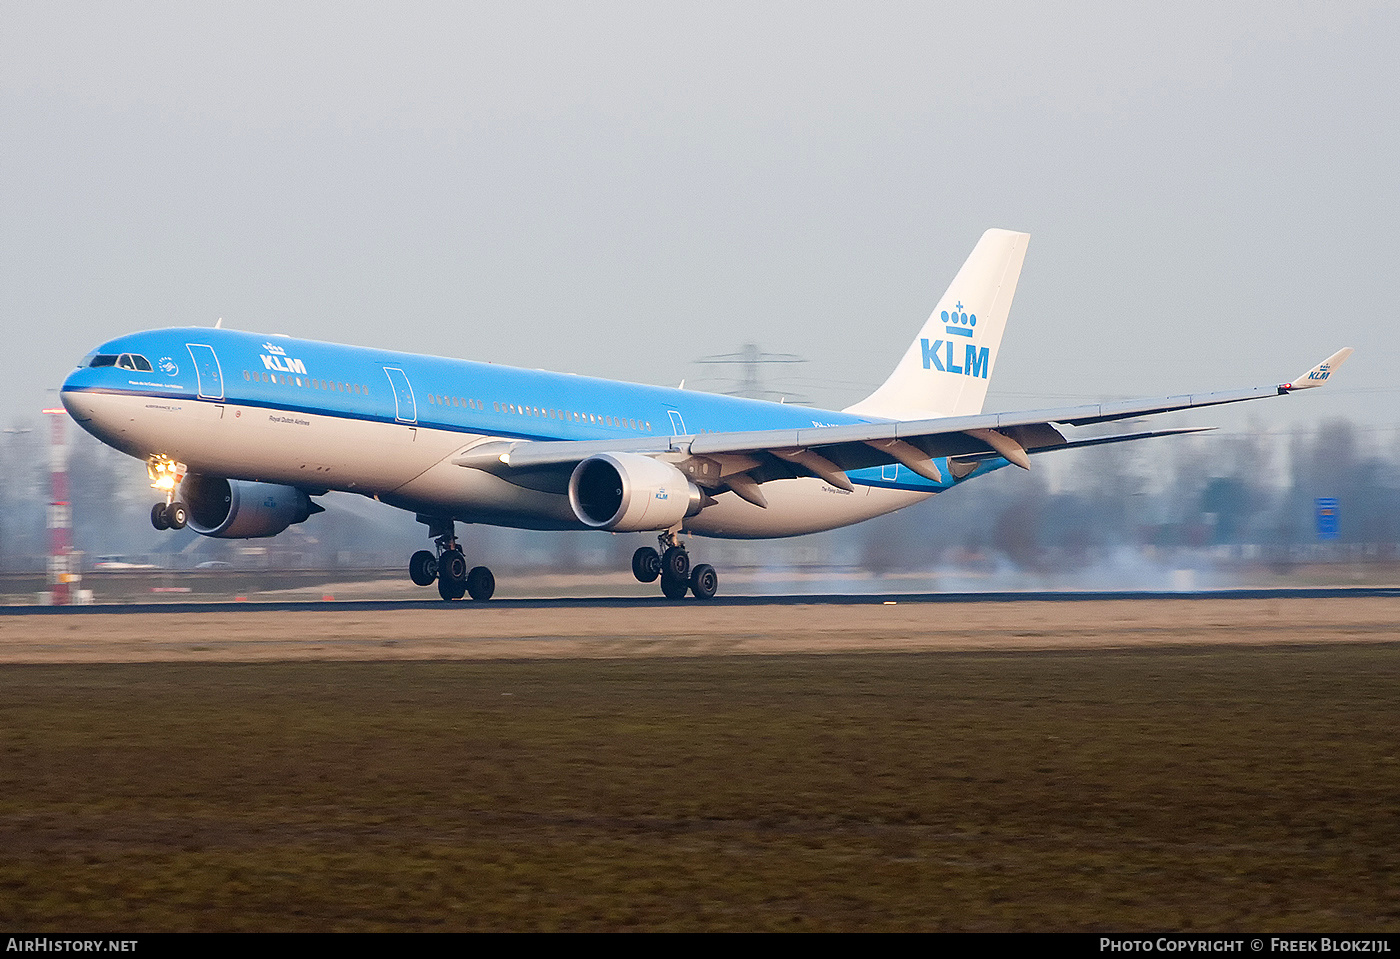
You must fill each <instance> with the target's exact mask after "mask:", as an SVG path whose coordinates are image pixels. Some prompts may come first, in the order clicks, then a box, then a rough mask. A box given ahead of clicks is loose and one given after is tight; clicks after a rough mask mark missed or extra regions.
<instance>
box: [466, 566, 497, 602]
mask: <svg viewBox="0 0 1400 959" xmlns="http://www.w3.org/2000/svg"><path fill="white" fill-rule="evenodd" d="M467 592H468V593H470V594H471V598H472V599H474V600H476V601H477V602H478V603H484V602H486V601H487V600H488V599H490V598H491V597H492V596H493V595H494V594H495V592H496V577H495V576H492V575H491V571H490V570H489V569H487V568H486V567H485V566H477V567H476V568H474V569H473V570H472V571H471V572H470V573H468V574H467Z"/></svg>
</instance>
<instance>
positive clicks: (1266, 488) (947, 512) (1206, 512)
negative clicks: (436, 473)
mask: <svg viewBox="0 0 1400 959" xmlns="http://www.w3.org/2000/svg"><path fill="white" fill-rule="evenodd" d="M45 425H46V424H43V423H38V424H30V428H29V429H28V431H25V430H24V425H23V424H22V425H21V426H20V427H17V428H15V429H11V430H8V431H6V432H5V433H3V434H0V480H3V481H2V482H0V568H2V569H5V570H12V571H13V570H20V569H36V568H41V567H42V566H43V563H44V556H45V554H46V553H47V550H48V531H47V525H46V516H47V513H46V508H47V504H48V502H49V499H50V492H49V468H48V463H49V460H48V448H47V444H48V432H47V430H46V429H44V426H45ZM1396 439H1397V438H1396V433H1395V432H1394V431H1391V430H1384V429H1371V428H1364V427H1361V426H1359V425H1357V424H1355V423H1352V422H1350V421H1347V420H1333V421H1328V422H1324V423H1321V424H1319V425H1317V426H1315V427H1312V428H1309V429H1305V430H1302V431H1300V432H1295V433H1290V434H1283V435H1278V434H1272V433H1269V432H1265V431H1258V432H1247V433H1241V434H1225V435H1222V434H1205V435H1202V436H1192V437H1179V438H1171V439H1160V440H1152V441H1146V442H1142V443H1134V444H1128V445H1126V446H1109V447H1095V448H1090V449H1086V450H1083V451H1066V452H1060V453H1055V452H1051V453H1045V454H1042V455H1040V456H1037V457H1035V458H1034V460H1033V461H1032V462H1033V469H1032V470H1031V471H1030V472H1029V473H1027V472H1025V471H1022V470H1018V469H1015V468H1007V469H1003V470H1001V471H999V472H998V473H996V474H993V475H992V476H988V477H984V478H981V479H979V480H977V481H975V482H972V483H969V484H967V485H966V486H963V487H959V488H957V489H954V490H950V491H949V492H947V493H945V494H942V495H940V496H937V497H934V498H933V499H932V500H930V501H927V502H924V503H922V504H920V505H918V506H914V507H910V508H909V509H907V510H903V511H901V512H899V513H896V514H893V515H891V516H887V517H882V518H880V519H876V520H872V521H871V522H869V523H865V524H861V525H859V526H855V527H851V528H848V529H845V530H839V531H835V532H833V533H828V534H821V535H820V536H817V537H804V538H799V539H798V540H795V541H783V542H776V543H772V544H768V545H764V546H762V547H760V549H761V552H762V555H763V556H765V557H773V558H774V561H775V562H781V561H782V559H781V558H782V557H783V556H794V555H801V556H803V557H807V558H808V561H810V558H811V557H813V556H816V557H819V558H820V557H828V558H829V561H830V562H833V563H837V564H847V565H858V566H864V567H866V568H868V569H870V570H871V571H872V572H876V573H880V572H885V571H889V570H896V569H919V568H931V567H934V566H940V565H948V564H954V565H956V564H958V563H976V562H987V561H997V562H1006V563H1010V564H1013V565H1016V566H1019V567H1023V568H1027V569H1054V568H1058V567H1063V566H1065V565H1070V564H1076V563H1089V562H1093V561H1094V559H1095V557H1100V556H1103V555H1106V554H1109V553H1112V552H1113V551H1115V550H1121V549H1124V548H1132V549H1138V550H1143V549H1157V550H1166V551H1181V550H1206V549H1211V548H1215V547H1222V546H1224V547H1251V548H1257V549H1260V550H1264V551H1269V550H1286V549H1290V548H1296V547H1302V546H1307V545H1308V544H1314V543H1316V542H1317V541H1318V537H1317V527H1316V518H1315V511H1316V508H1315V504H1316V500H1317V499H1318V497H1332V498H1335V499H1336V500H1337V502H1338V508H1339V512H1340V522H1339V528H1338V535H1337V539H1336V541H1335V542H1336V544H1338V545H1340V546H1358V545H1364V546H1366V547H1367V548H1368V549H1371V550H1372V552H1373V553H1375V554H1376V555H1380V556H1395V555H1396V553H1397V546H1400V455H1397V454H1400V444H1398V443H1397V441H1396ZM69 440H70V446H69V448H70V454H69V485H70V491H71V501H72V504H73V523H74V530H73V538H74V543H75V546H76V548H78V549H80V550H82V551H83V552H84V553H85V555H86V556H87V558H88V560H89V562H90V561H91V560H92V559H93V558H95V557H98V556H110V555H121V556H131V555H138V556H144V555H153V554H158V555H163V556H167V557H168V556H172V555H173V556H177V557H184V559H183V560H182V561H180V562H181V564H189V565H193V563H194V561H195V560H207V559H224V560H228V561H234V562H238V561H245V560H246V557H247V556H248V555H253V556H256V557H257V561H258V562H261V563H268V564H276V563H279V562H284V563H287V564H289V565H299V566H344V565H381V564H382V565H394V564H397V563H399V562H401V561H403V559H404V558H405V557H407V555H408V553H409V552H411V551H412V550H414V549H418V548H421V547H422V546H423V545H426V543H427V540H426V535H425V528H424V527H423V526H421V525H420V524H418V523H416V522H414V521H413V518H412V517H411V516H409V515H408V514H406V513H400V512H398V511H393V510H389V509H387V508H385V507H381V506H378V505H377V504H368V503H366V502H365V501H364V500H363V498H361V497H354V496H352V495H350V494H332V495H330V496H327V497H324V499H323V500H322V502H323V503H324V504H325V505H326V506H327V512H325V513H323V514H320V515H317V516H314V517H312V518H311V519H310V520H309V521H308V522H306V523H304V524H302V525H300V526H297V527H293V528H292V529H291V530H289V531H288V532H287V533H284V534H282V535H281V536H278V537H275V538H273V539H270V540H260V541H254V542H252V543H249V542H244V541H222V540H219V541H215V540H207V539H204V538H203V537H198V536H196V535H195V534H193V533H191V532H189V531H184V532H183V533H180V534H173V533H158V532H156V531H155V530H154V529H152V528H151V526H150V523H149V520H148V518H147V517H148V514H149V510H150V506H151V504H152V503H153V502H154V501H155V498H156V496H155V493H154V492H153V491H152V490H151V489H150V488H149V486H148V484H147V479H146V475H145V469H144V468H143V466H142V464H141V463H139V462H138V461H136V460H134V459H131V458H130V457H127V456H123V455H121V454H120V453H117V452H115V451H114V450H111V449H109V448H107V447H105V446H102V445H101V444H99V443H98V442H97V441H95V440H93V439H92V438H91V437H89V436H88V435H87V434H85V433H82V432H81V431H80V430H78V429H77V428H76V427H74V426H72V425H71V424H70V426H69ZM463 532H464V533H465V534H466V537H467V538H468V541H469V542H471V543H473V544H475V548H476V549H477V550H479V551H480V552H481V554H482V555H483V557H484V559H485V560H486V561H489V562H492V563H495V564H498V565H501V566H506V565H508V564H509V563H510V562H511V561H512V558H514V560H515V561H516V562H518V563H529V562H537V563H539V564H541V565H553V566H556V567H559V568H570V567H594V568H596V567H600V566H608V565H617V564H622V565H625V562H626V556H627V555H629V554H630V551H631V550H632V549H634V548H635V547H636V546H637V545H639V544H640V543H642V542H645V541H649V540H650V539H651V537H648V536H645V535H643V534H633V535H629V536H615V537H613V536H603V535H599V534H596V533H578V534H547V533H524V532H518V531H511V530H497V529H489V528H482V527H467V528H464V530H463ZM701 548H707V549H713V550H715V551H722V550H723V549H724V547H722V546H718V545H716V546H712V547H697V549H701ZM240 551H242V552H240ZM240 558H242V559H240ZM619 568H621V567H619Z"/></svg>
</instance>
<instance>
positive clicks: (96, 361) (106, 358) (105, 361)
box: [88, 353, 117, 366]
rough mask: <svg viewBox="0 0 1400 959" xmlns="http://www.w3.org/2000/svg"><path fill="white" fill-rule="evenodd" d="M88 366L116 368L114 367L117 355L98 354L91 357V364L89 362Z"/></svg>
mask: <svg viewBox="0 0 1400 959" xmlns="http://www.w3.org/2000/svg"><path fill="white" fill-rule="evenodd" d="M88 365H89V366H116V365H117V354H115V353H98V354H96V355H95V356H93V358H92V362H91V363H90V364H88Z"/></svg>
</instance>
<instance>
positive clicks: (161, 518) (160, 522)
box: [151, 503, 170, 530]
mask: <svg viewBox="0 0 1400 959" xmlns="http://www.w3.org/2000/svg"><path fill="white" fill-rule="evenodd" d="M151 525H152V526H154V527H155V528H156V529H162V530H164V529H169V528H170V520H168V519H166V518H165V504H164V503H157V504H156V505H154V506H152V507H151Z"/></svg>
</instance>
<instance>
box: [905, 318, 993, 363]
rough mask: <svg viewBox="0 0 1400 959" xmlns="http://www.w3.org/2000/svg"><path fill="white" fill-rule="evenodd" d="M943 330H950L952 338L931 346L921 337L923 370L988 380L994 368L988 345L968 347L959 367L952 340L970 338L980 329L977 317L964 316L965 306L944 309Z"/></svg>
mask: <svg viewBox="0 0 1400 959" xmlns="http://www.w3.org/2000/svg"><path fill="white" fill-rule="evenodd" d="M941 319H942V320H943V324H944V326H943V328H944V329H945V330H947V331H948V336H949V339H947V340H934V341H933V342H932V343H930V342H929V341H928V339H927V338H926V337H920V338H919V343H920V344H921V345H922V346H923V349H924V369H926V370H938V371H939V372H941V373H960V374H962V375H963V376H979V377H981V378H982V379H984V380H985V379H986V378H987V373H988V371H989V370H990V369H991V366H992V363H991V353H990V351H989V350H988V348H987V347H985V346H977V345H975V344H972V343H968V344H966V347H965V349H964V352H963V355H962V361H963V362H962V365H961V366H959V365H958V358H957V356H955V355H954V350H955V349H956V343H955V342H954V340H953V339H952V338H953V337H959V336H965V337H968V338H971V337H972V335H973V333H974V331H975V328H976V326H977V314H975V313H963V312H962V304H961V303H959V304H958V308H957V309H955V310H953V311H952V312H951V313H950V312H948V311H947V310H944V311H943V312H942V315H941Z"/></svg>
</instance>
